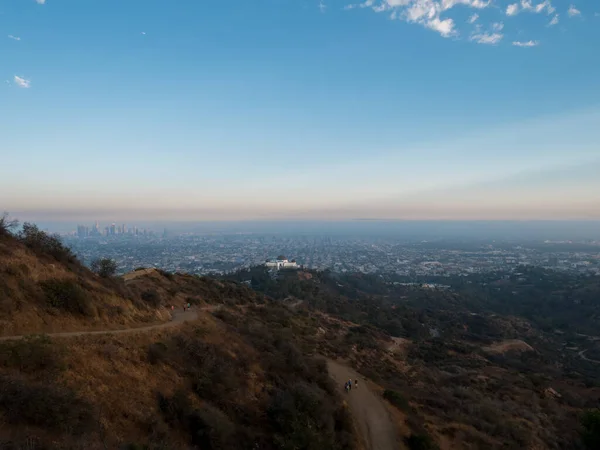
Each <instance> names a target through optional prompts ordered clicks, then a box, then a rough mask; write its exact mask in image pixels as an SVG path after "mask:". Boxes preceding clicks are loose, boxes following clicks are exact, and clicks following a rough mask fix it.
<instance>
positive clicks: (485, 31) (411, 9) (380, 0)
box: [321, 0, 573, 44]
mask: <svg viewBox="0 0 600 450" xmlns="http://www.w3.org/2000/svg"><path fill="white" fill-rule="evenodd" d="M321 1H322V2H324V1H326V0H321ZM509 1H512V3H511V4H508V6H507V7H506V9H505V10H504V13H505V14H506V15H507V16H514V15H516V14H519V13H520V12H529V13H533V14H548V15H549V16H551V17H552V19H551V20H550V19H549V20H550V23H549V26H551V25H555V24H556V23H558V17H559V16H558V14H555V12H556V8H554V6H553V5H552V0H509ZM571 1H573V0H571ZM497 3H498V2H495V1H494V0H358V3H353V4H349V5H347V6H345V9H355V8H367V9H370V10H372V11H374V12H376V13H381V12H384V13H386V15H389V17H390V18H391V19H392V20H401V21H404V22H409V23H416V24H419V25H421V26H423V27H425V28H428V29H430V30H434V31H436V32H438V33H439V34H440V35H441V36H442V37H446V38H447V37H451V36H459V35H460V31H461V30H459V29H458V28H457V26H456V25H457V24H456V22H455V18H453V17H452V11H450V10H452V8H455V7H462V8H464V7H467V8H471V12H470V14H469V15H468V16H467V17H468V18H467V19H466V22H462V21H461V24H465V23H467V24H470V25H472V26H471V27H469V28H470V30H469V32H470V33H471V34H470V36H469V39H470V40H471V41H473V42H477V43H481V44H497V43H498V42H500V41H501V40H502V39H503V38H504V34H503V30H504V24H503V23H502V22H500V21H497V22H492V23H487V24H483V25H484V27H482V23H481V20H482V19H481V17H480V14H481V13H480V12H479V10H481V9H484V8H490V9H493V10H496V9H497ZM473 10H476V11H473ZM462 20H465V19H462ZM463 26H464V25H463Z"/></svg>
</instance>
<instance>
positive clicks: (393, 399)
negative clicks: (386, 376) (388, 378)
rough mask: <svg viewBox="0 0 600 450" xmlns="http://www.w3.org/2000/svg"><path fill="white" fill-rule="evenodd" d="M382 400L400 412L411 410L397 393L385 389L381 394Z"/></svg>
mask: <svg viewBox="0 0 600 450" xmlns="http://www.w3.org/2000/svg"><path fill="white" fill-rule="evenodd" d="M383 398H385V399H386V400H387V401H388V402H390V403H391V404H392V405H394V406H395V407H396V408H398V409H401V410H402V411H409V410H410V409H411V408H410V405H409V404H408V401H407V400H406V399H405V398H404V396H403V395H402V394H400V393H399V392H396V391H392V390H391V389H386V390H385V391H384V392H383Z"/></svg>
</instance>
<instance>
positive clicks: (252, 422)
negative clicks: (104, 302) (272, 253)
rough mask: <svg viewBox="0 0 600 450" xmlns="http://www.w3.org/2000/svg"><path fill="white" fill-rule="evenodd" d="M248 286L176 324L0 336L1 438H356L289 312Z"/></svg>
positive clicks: (307, 443) (120, 441)
mask: <svg viewBox="0 0 600 450" xmlns="http://www.w3.org/2000/svg"><path fill="white" fill-rule="evenodd" d="M223 289H224V288H223ZM223 294H225V291H223ZM249 294H252V293H250V292H249ZM252 297H253V295H249V296H248V297H245V296H240V297H238V303H239V304H238V305H235V306H222V307H221V308H219V309H218V310H217V311H214V312H212V313H211V312H209V311H208V310H207V309H200V308H197V310H198V318H197V319H196V320H195V321H192V322H191V323H187V324H181V325H179V326H177V327H171V328H162V329H154V330H147V331H145V332H140V333H135V334H127V335H126V334H110V335H106V334H104V335H82V336H75V337H70V338H55V339H49V338H43V337H42V338H30V339H24V340H20V341H7V342H0V448H3V449H5V448H6V449H20V448H40V449H42V448H43V449H49V450H54V449H83V448H85V449H91V450H94V449H103V448H111V449H118V448H149V449H178V450H179V449H234V450H235V449H243V450H245V449H248V450H250V449H255V448H260V449H266V450H269V449H294V448H305V449H339V450H351V449H353V448H357V447H356V444H355V442H356V441H357V438H356V437H355V435H354V429H353V422H352V419H351V417H350V414H349V412H348V409H347V408H346V407H345V406H344V404H343V402H342V400H341V398H340V395H339V393H338V392H337V390H336V387H335V384H333V382H332V381H331V379H330V378H329V374H328V371H327V366H326V364H325V362H324V361H323V360H320V361H319V360H315V359H313V358H310V357H306V356H304V355H303V352H302V351H301V350H300V348H299V347H298V346H297V345H296V344H295V343H294V341H295V339H294V338H293V336H294V332H295V329H294V325H293V323H292V321H293V315H292V313H290V312H289V311H288V310H287V309H286V308H283V307H281V306H279V305H277V304H272V303H269V302H266V303H263V304H254V303H253V301H252ZM28 445H29V447H27V446H28Z"/></svg>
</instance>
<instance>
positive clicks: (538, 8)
mask: <svg viewBox="0 0 600 450" xmlns="http://www.w3.org/2000/svg"><path fill="white" fill-rule="evenodd" d="M520 11H528V12H532V13H535V14H540V13H543V12H544V11H546V13H547V14H552V13H554V11H556V8H555V7H554V6H552V3H551V1H550V0H544V1H543V2H541V3H538V4H537V5H534V4H533V3H532V2H531V0H521V3H520V4H519V3H513V4H511V5H508V7H507V8H506V15H507V16H514V15H516V14H518V13H519V12H520Z"/></svg>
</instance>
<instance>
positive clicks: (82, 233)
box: [77, 225, 89, 238]
mask: <svg viewBox="0 0 600 450" xmlns="http://www.w3.org/2000/svg"><path fill="white" fill-rule="evenodd" d="M88 234H89V228H88V227H86V226H85V225H77V236H78V237H80V238H85V237H87V236H88Z"/></svg>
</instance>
